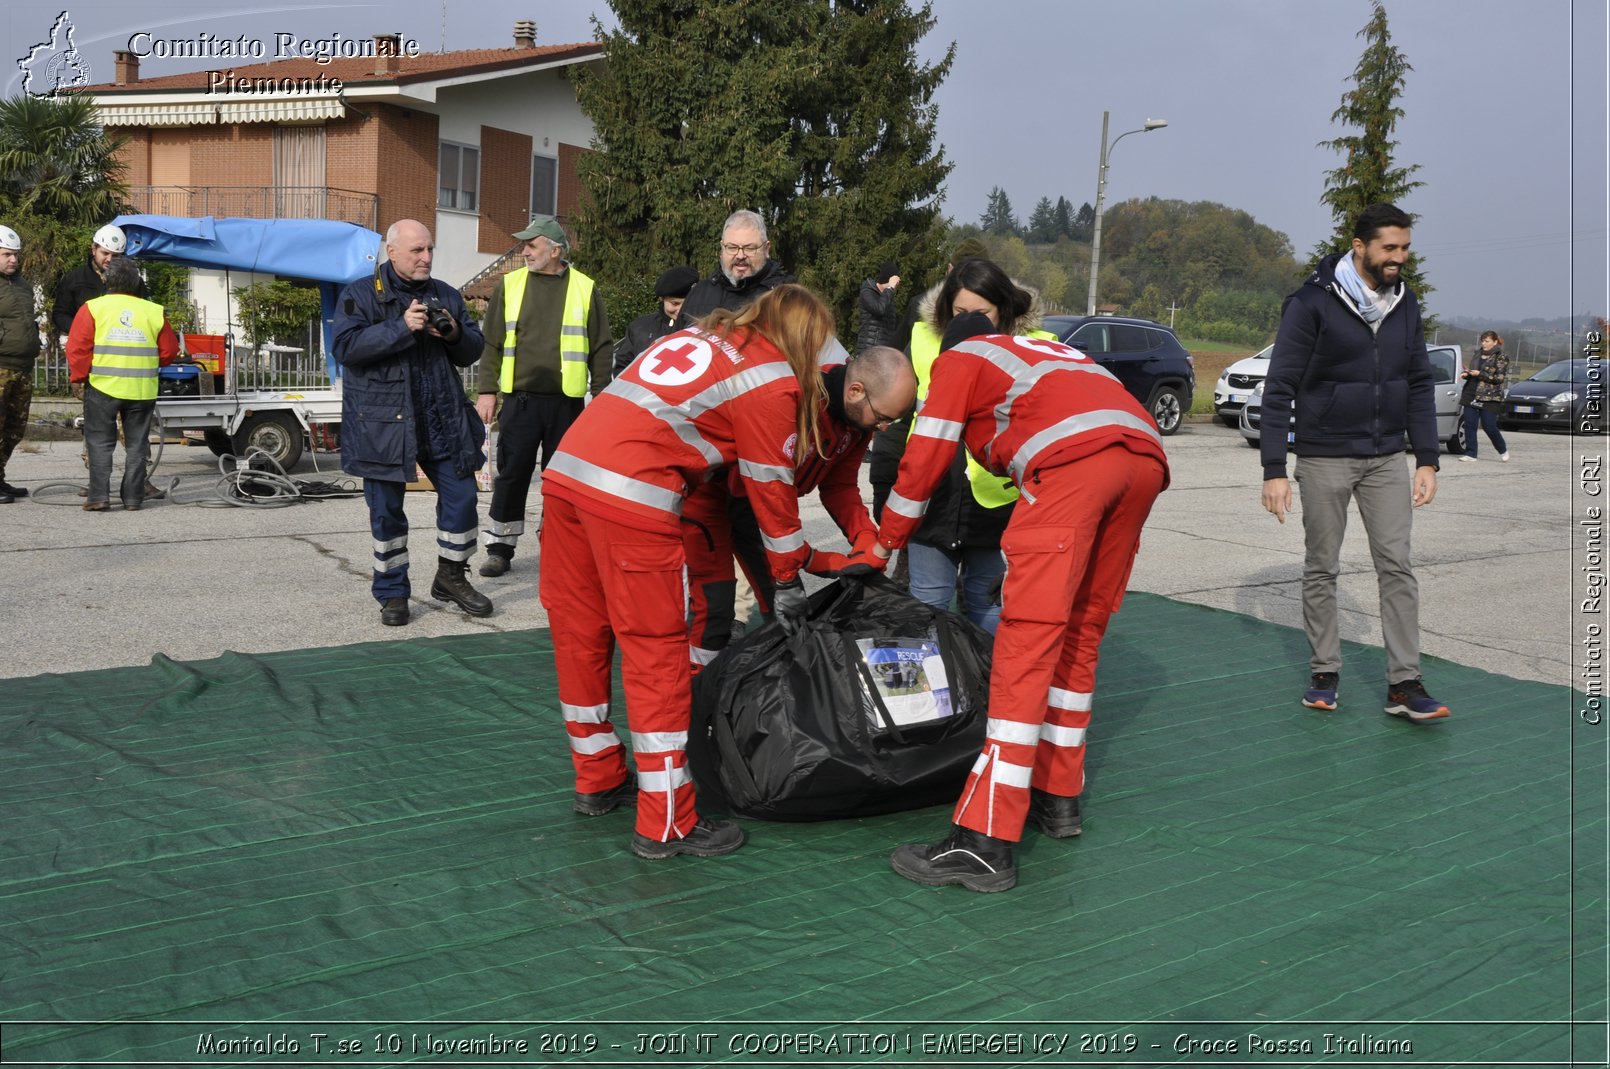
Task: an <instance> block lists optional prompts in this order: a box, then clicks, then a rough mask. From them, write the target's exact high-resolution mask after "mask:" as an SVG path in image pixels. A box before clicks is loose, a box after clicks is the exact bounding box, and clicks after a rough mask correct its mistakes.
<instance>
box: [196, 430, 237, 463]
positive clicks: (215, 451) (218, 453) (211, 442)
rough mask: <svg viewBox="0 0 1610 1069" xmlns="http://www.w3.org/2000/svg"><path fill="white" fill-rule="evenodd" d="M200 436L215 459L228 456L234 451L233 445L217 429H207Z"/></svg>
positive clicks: (227, 436)
mask: <svg viewBox="0 0 1610 1069" xmlns="http://www.w3.org/2000/svg"><path fill="white" fill-rule="evenodd" d="M201 436H202V438H204V439H206V442H207V448H208V449H211V450H212V455H213V456H215V457H222V456H228V455H229V454H230V453H232V452H234V450H235V443H234V442H231V441H230V440H229V435H227V434H225V433H224V432H223V431H222V430H221V429H219V428H218V427H208V428H207V429H206V430H204V431H202V432H201Z"/></svg>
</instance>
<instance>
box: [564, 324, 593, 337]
mask: <svg viewBox="0 0 1610 1069" xmlns="http://www.w3.org/2000/svg"><path fill="white" fill-rule="evenodd" d="M559 333H560V335H561V336H562V335H565V334H579V335H580V336H581V337H583V338H585V337H586V336H587V328H586V327H583V326H577V325H575V324H572V323H566V324H564V325H563V326H561V327H560V328H559Z"/></svg>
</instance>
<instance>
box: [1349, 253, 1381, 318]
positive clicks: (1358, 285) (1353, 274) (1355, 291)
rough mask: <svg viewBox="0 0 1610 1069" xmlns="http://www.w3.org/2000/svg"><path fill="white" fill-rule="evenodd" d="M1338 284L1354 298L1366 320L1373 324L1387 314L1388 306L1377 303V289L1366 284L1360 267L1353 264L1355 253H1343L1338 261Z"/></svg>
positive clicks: (1360, 313) (1359, 312) (1354, 302)
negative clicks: (1359, 270)
mask: <svg viewBox="0 0 1610 1069" xmlns="http://www.w3.org/2000/svg"><path fill="white" fill-rule="evenodd" d="M1336 284H1337V285H1338V286H1340V287H1342V292H1343V293H1345V294H1347V296H1348V297H1349V298H1351V299H1352V301H1353V304H1354V305H1355V306H1356V307H1357V308H1358V314H1359V315H1361V316H1363V317H1364V322H1366V323H1369V324H1371V325H1372V326H1373V325H1374V324H1375V323H1376V322H1378V321H1379V320H1380V318H1381V317H1382V316H1384V315H1385V314H1386V308H1385V307H1382V306H1381V305H1379V304H1377V303H1376V297H1375V291H1374V290H1372V289H1370V288H1369V287H1368V286H1366V285H1365V284H1364V280H1363V279H1362V278H1360V277H1359V273H1358V268H1356V267H1354V266H1353V254H1352V253H1350V252H1344V253H1342V258H1341V259H1340V260H1337V261H1336ZM1387 307H1390V305H1388V306H1387Z"/></svg>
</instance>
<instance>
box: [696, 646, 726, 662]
mask: <svg viewBox="0 0 1610 1069" xmlns="http://www.w3.org/2000/svg"><path fill="white" fill-rule="evenodd" d="M719 656H721V651H720V650H707V649H705V648H704V647H703V646H692V645H690V646H689V647H688V660H689V661H691V662H693V663H694V664H700V665H703V664H709V663H710V662H711V661H713V660H715V659H716V658H717V657H719Z"/></svg>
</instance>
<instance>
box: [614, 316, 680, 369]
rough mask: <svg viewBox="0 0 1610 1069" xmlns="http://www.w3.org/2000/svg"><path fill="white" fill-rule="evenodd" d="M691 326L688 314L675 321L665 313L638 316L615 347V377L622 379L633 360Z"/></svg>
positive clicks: (627, 327) (627, 325) (628, 325)
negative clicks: (666, 338)
mask: <svg viewBox="0 0 1610 1069" xmlns="http://www.w3.org/2000/svg"><path fill="white" fill-rule="evenodd" d="M691 326H693V320H691V319H689V318H688V315H687V313H686V312H683V313H681V314H679V315H678V316H677V317H676V319H675V320H670V319H666V318H665V313H664V312H650V313H649V314H648V315H641V316H638V317H637V318H636V319H634V320H632V321H631V322H630V323H628V324H626V337H624V338H622V339H621V340H620V341H619V342H617V343H616V345H615V367H614V372H613V374H614V377H615V378H617V379H618V378H620V375H621V372H623V371H625V370H626V369H627V368H628V367H630V366H631V364H632V361H633V360H636V359H637V358H638V357H640V356H642V355H643V353H644V351H645V350H646V349H648V347H649V346H650V345H653V344H654V343H655V342H657V341H659V340H660V339H661V338H663V337H665V336H666V335H667V334H675V333H676V332H677V331H679V330H683V329H685V328H687V327H691Z"/></svg>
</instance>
